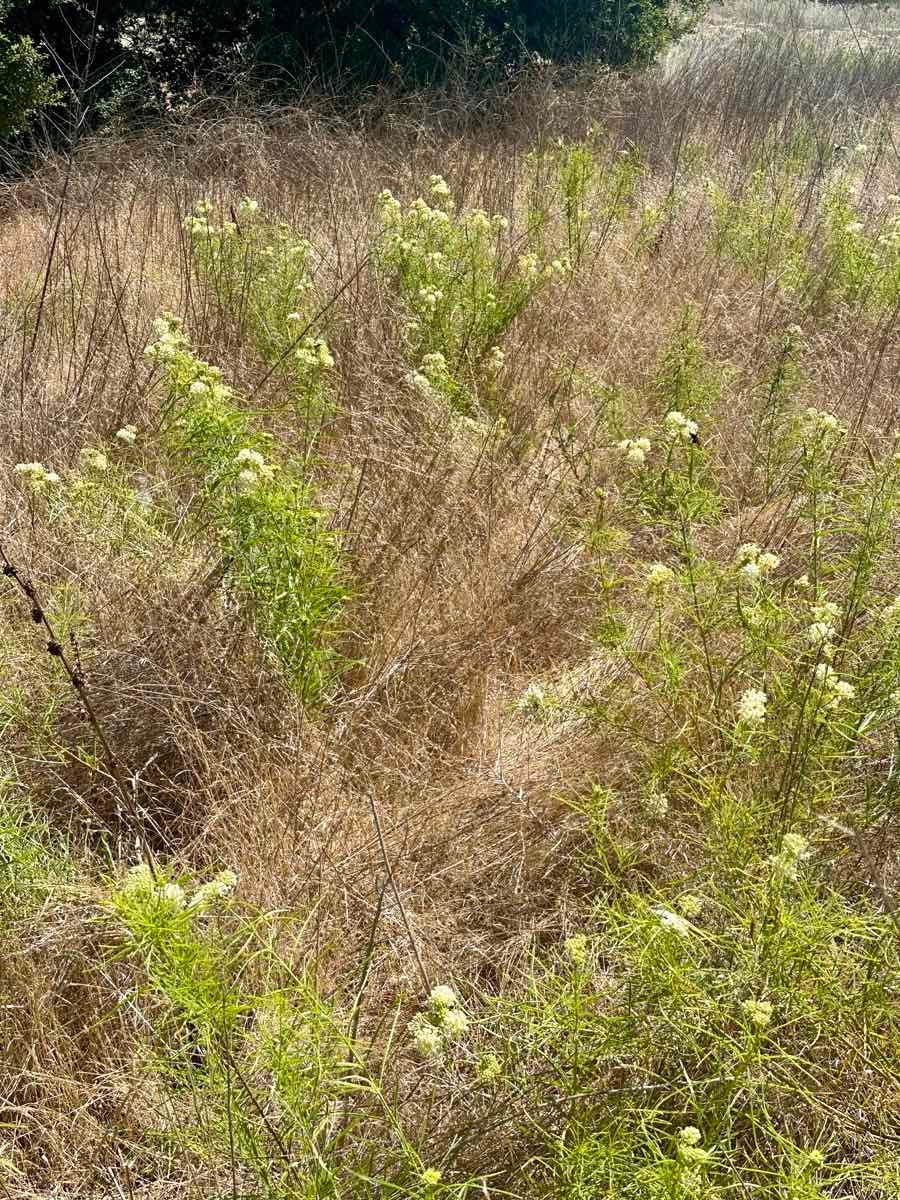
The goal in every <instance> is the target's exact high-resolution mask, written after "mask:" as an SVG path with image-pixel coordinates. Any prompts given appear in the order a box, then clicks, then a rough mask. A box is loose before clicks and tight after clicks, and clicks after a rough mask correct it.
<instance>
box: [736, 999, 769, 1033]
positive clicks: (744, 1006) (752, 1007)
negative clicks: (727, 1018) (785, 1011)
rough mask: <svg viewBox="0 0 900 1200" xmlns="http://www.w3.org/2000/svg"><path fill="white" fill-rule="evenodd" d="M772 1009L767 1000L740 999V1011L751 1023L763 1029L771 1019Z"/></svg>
mask: <svg viewBox="0 0 900 1200" xmlns="http://www.w3.org/2000/svg"><path fill="white" fill-rule="evenodd" d="M773 1011H774V1009H773V1007H772V1004H771V1003H770V1001H768V1000H742V1001H741V1012H742V1013H743V1014H744V1016H745V1017H746V1018H747V1020H748V1021H749V1022H750V1024H751V1025H755V1026H756V1028H757V1029H765V1028H766V1027H767V1026H768V1025H769V1023H770V1022H771V1020H772V1013H773Z"/></svg>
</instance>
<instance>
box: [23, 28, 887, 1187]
mask: <svg viewBox="0 0 900 1200" xmlns="http://www.w3.org/2000/svg"><path fill="white" fill-rule="evenodd" d="M576 15H577V14H576ZM579 36H580V35H579ZM741 53H743V51H741ZM739 61H743V60H742V59H740V60H739ZM767 61H768V60H767ZM780 61H781V60H780V59H777V61H776V65H775V66H773V67H771V69H772V70H773V71H774V70H776V68H777V69H779V70H780V68H778V67H777V63H778V62H780ZM678 62H679V60H678V59H677V58H674V59H673V60H671V62H670V63H669V64H668V65H667V67H666V70H665V71H664V72H660V73H659V74H657V75H655V76H647V77H641V76H638V77H635V78H634V79H632V80H630V81H629V82H628V84H627V86H628V88H630V89H633V92H634V95H635V96H636V97H639V98H640V97H643V99H644V100H645V101H646V103H641V104H635V105H633V106H632V108H631V109H629V113H628V115H627V116H625V115H623V106H622V104H621V93H620V91H618V90H616V91H614V92H610V91H606V90H604V88H605V87H607V86H608V87H610V88H613V87H615V88H616V89H620V88H622V87H624V86H625V85H624V84H623V83H622V82H621V81H618V82H616V83H615V84H613V83H612V82H611V81H606V82H605V83H604V84H603V86H602V87H601V85H600V84H598V83H596V81H595V84H594V85H593V89H594V90H590V91H588V92H586V93H585V94H584V95H580V94H578V95H576V94H575V93H574V92H572V91H562V90H560V91H557V90H555V89H554V85H553V82H552V80H551V79H549V78H548V77H547V74H546V73H543V74H541V71H539V72H538V73H539V74H541V79H542V82H541V83H540V87H541V88H542V89H543V90H542V91H541V92H540V100H539V101H534V104H538V103H539V105H540V108H539V113H540V119H539V120H537V119H536V118H535V117H534V110H532V109H529V108H528V104H527V103H526V100H527V97H526V96H525V95H524V94H523V95H520V96H519V98H518V102H519V103H520V104H521V111H520V112H519V116H518V118H517V122H518V123H510V125H509V128H508V129H507V131H506V133H505V134H504V136H503V138H502V139H493V140H491V141H490V142H488V141H487V140H486V139H484V140H483V139H481V138H480V137H476V136H475V134H473V132H472V127H471V123H469V124H466V122H467V121H468V122H471V113H470V112H469V113H467V114H457V116H458V119H459V122H460V124H457V123H456V119H457V118H456V117H454V119H453V120H451V119H450V115H448V113H447V111H444V110H442V111H441V113H440V114H439V116H438V117H436V118H435V124H434V125H433V126H431V127H429V128H428V129H427V130H423V129H417V131H416V133H415V136H410V135H409V130H408V128H407V126H406V125H405V124H404V120H405V118H404V111H405V110H404V109H403V108H402V107H398V108H388V109H383V108H379V110H378V116H377V120H374V121H373V123H372V127H371V128H369V127H367V128H366V130H365V134H364V135H361V134H360V132H359V129H358V127H356V126H351V125H349V124H344V123H342V122H341V121H340V120H339V119H338V118H336V117H335V116H334V114H333V113H332V114H331V115H329V117H328V119H327V121H326V120H324V119H320V118H317V120H321V123H319V124H317V123H316V122H315V121H313V120H312V118H311V117H310V116H309V114H306V115H305V116H304V117H303V118H302V120H301V118H300V117H299V116H298V115H297V114H296V113H292V114H285V113H284V112H279V113H277V114H271V113H270V114H268V115H266V116H264V117H263V116H260V117H259V118H257V119H255V122H254V123H253V124H250V123H249V118H248V117H246V116H245V117H242V118H241V120H240V121H237V122H234V123H231V122H230V120H229V119H226V118H224V117H223V118H221V120H219V119H217V120H216V122H213V123H212V124H211V126H210V131H208V132H207V133H204V132H203V131H202V130H199V128H198V125H197V118H192V119H191V122H189V125H188V127H186V128H185V129H183V130H181V129H179V128H178V127H177V125H175V124H173V125H172V126H170V127H168V128H167V131H166V133H165V138H166V139H168V140H167V141H166V143H165V144H166V147H167V148H168V149H167V154H168V158H166V157H165V156H164V155H162V154H160V153H157V149H158V143H157V142H155V141H154V140H153V137H152V136H151V135H150V134H147V135H146V139H147V140H146V141H145V142H142V143H141V146H138V147H133V148H130V149H129V150H128V156H126V155H125V154H124V153H123V152H122V151H121V147H119V153H118V155H117V156H114V155H112V154H110V155H109V156H108V160H107V159H105V158H104V156H103V155H102V154H100V152H99V146H98V145H97V144H92V146H91V153H90V156H89V157H88V159H87V160H86V162H85V164H84V165H82V163H81V162H80V161H79V159H78V156H77V155H76V156H75V157H74V159H73V161H72V166H71V170H70V171H69V173H68V176H67V178H68V183H66V184H65V185H62V184H60V181H59V179H58V178H57V176H55V175H52V174H42V175H41V176H40V180H39V182H40V186H41V187H42V188H44V189H52V188H53V187H58V188H60V189H62V187H63V186H65V187H68V188H70V189H72V191H71V195H74V196H77V197H78V202H77V204H73V205H72V206H71V207H70V205H69V201H68V200H67V198H66V197H67V196H68V195H69V193H68V192H67V193H63V192H62V190H60V193H59V200H58V203H57V206H56V208H55V210H53V211H49V210H48V211H46V212H45V211H44V210H43V209H39V208H37V207H35V206H34V205H31V206H30V207H28V206H26V205H25V204H23V205H22V206H20V208H19V210H18V215H17V217H16V222H17V223H16V224H15V225H10V226H9V227H5V228H4V229H3V230H2V236H3V238H4V239H8V242H7V241H4V246H6V245H7V244H8V245H9V246H11V247H12V253H11V254H9V255H7V256H6V257H5V258H3V257H0V262H2V266H0V276H2V278H3V283H4V293H3V294H4V295H5V296H6V300H5V302H4V303H3V306H2V312H0V322H2V330H3V334H4V336H5V337H7V340H8V344H9V345H10V346H13V347H15V353H14V354H12V355H10V356H9V361H8V364H7V370H6V371H5V373H0V414H2V416H0V421H2V423H3V437H2V439H0V500H2V512H3V516H2V521H0V524H2V530H0V534H2V536H0V566H2V569H3V575H2V578H0V733H2V751H0V921H2V925H3V930H4V934H5V936H6V939H7V947H8V954H7V956H6V958H5V960H4V963H3V964H0V981H2V989H3V993H4V1003H3V1004H2V1005H0V1029H2V1036H3V1042H4V1045H6V1046H8V1047H9V1048H10V1049H9V1052H8V1053H7V1054H6V1056H5V1058H4V1061H3V1065H2V1067H0V1082H2V1087H0V1092H2V1095H3V1097H4V1101H5V1103H6V1106H7V1107H6V1109H5V1115H4V1120H3V1124H2V1134H0V1175H2V1183H3V1185H4V1186H5V1188H6V1190H7V1192H9V1194H10V1195H16V1196H18V1195H22V1196H26V1195H30V1196H35V1197H49V1196H51V1195H61V1194H66V1195H72V1196H78V1197H81V1196H83V1197H90V1196H97V1195H101V1194H102V1195H107V1194H116V1195H118V1194H123V1195H125V1194H127V1195H135V1196H137V1195H140V1194H142V1193H147V1194H150V1193H157V1192H159V1191H160V1189H162V1190H164V1191H165V1192H166V1195H167V1196H168V1195H169V1194H171V1195H172V1196H173V1197H177V1198H178V1200H194V1198H197V1200H199V1198H200V1197H208V1196H234V1197H237V1196H245V1197H248V1198H249V1197H251V1196H252V1197H255V1198H265V1200H297V1198H298V1197H304V1198H310V1200H311V1198H313V1197H317V1198H330V1200H337V1198H339V1197H340V1198H342V1200H355V1198H359V1200H362V1198H363V1197H369V1196H372V1195H381V1196H386V1197H387V1196H390V1197H396V1198H397V1200H401V1198H402V1200H438V1198H442V1200H476V1198H477V1197H480V1198H484V1197H489V1198H494V1200H501V1197H502V1198H504V1200H509V1198H515V1200H550V1198H551V1197H552V1198H554V1200H558V1198H562V1200H585V1198H586V1197H594V1196H599V1195H602V1196H604V1197H609V1198H610V1200H645V1198H648V1197H649V1198H651V1200H697V1198H703V1200H723V1198H724V1197H727V1196H731V1195H738V1194H744V1193H751V1192H754V1191H756V1192H758V1193H759V1194H760V1195H765V1196H766V1197H769V1196H773V1197H784V1198H790V1200H831V1198H834V1197H837V1196H854V1197H860V1198H863V1197H865V1198H866V1200H895V1198H896V1197H897V1195H898V1194H900V1155H898V1146H897V1138H896V1128H895V1127H896V1123H897V1122H896V1113H897V1109H898V1104H900V1072H898V1069H897V1061H898V1050H900V1022H898V1012H897V1004H896V991H897V983H898V979H900V938H898V916H897V895H898V888H900V876H898V860H897V830H898V821H900V785H898V774H897V769H896V760H897V738H898V733H897V731H898V727H900V726H898V722H900V595H898V585H897V576H898V571H897V568H898V553H897V545H898V534H900V423H898V412H900V407H898V400H900V397H898V393H897V380H896V372H895V371H894V370H893V365H894V359H895V354H894V341H895V337H894V334H895V329H894V325H895V321H894V316H895V313H894V310H895V308H896V300H897V279H896V274H897V269H896V268H897V263H896V254H897V244H896V243H897V238H896V227H897V199H896V194H895V190H894V189H895V188H896V182H895V170H894V167H895V163H894V161H893V158H892V157H891V154H890V153H889V150H888V147H889V146H890V145H891V136H892V130H891V128H890V127H889V125H888V124H886V118H885V115H884V112H883V111H882V110H881V108H880V106H879V104H878V103H873V104H872V106H871V107H870V108H869V109H867V110H865V111H863V110H857V109H855V108H853V106H845V109H846V111H842V113H841V114H840V121H841V122H842V123H841V124H840V125H834V124H833V121H835V120H837V119H838V118H837V117H836V116H835V113H834V112H833V110H828V111H824V112H813V113H811V112H810V111H809V109H808V107H807V108H803V107H802V106H799V107H798V106H797V105H796V104H795V100H796V97H795V96H794V98H793V99H790V97H789V98H788V99H784V98H782V99H781V100H779V99H778V95H779V93H778V91H777V88H775V89H774V90H773V92H772V94H771V95H767V97H766V98H765V104H766V105H769V106H771V107H772V108H773V109H778V106H779V105H782V108H781V109H779V111H780V114H781V115H780V117H779V120H780V122H781V123H780V125H779V127H778V128H779V135H778V136H777V137H775V136H773V135H772V130H771V128H770V127H769V126H768V124H767V121H765V120H763V119H762V118H761V117H759V111H760V110H759V109H758V108H757V107H753V108H752V111H751V110H748V109H745V108H744V107H742V104H743V100H742V97H744V96H745V95H746V89H747V87H748V86H750V83H751V82H752V84H753V87H754V88H755V89H756V91H757V92H758V91H759V89H760V82H759V81H760V74H759V63H758V62H756V61H755V60H754V62H753V63H751V67H752V70H751V69H750V68H748V72H749V74H748V76H747V77H744V76H740V77H739V78H737V77H736V78H735V79H734V80H733V86H731V87H730V88H726V89H725V90H724V91H722V93H721V94H719V93H718V92H715V93H713V92H710V93H709V94H707V95H706V96H705V97H704V98H703V100H704V107H703V112H702V113H694V112H693V110H690V109H687V108H686V109H685V117H684V123H683V127H682V128H680V129H679V130H677V131H676V133H675V134H674V135H673V133H672V131H671V130H670V129H669V128H668V127H666V129H665V130H662V129H660V128H657V127H656V126H655V125H654V124H653V123H652V122H650V123H647V121H645V114H646V113H648V112H652V111H653V105H652V103H651V101H654V102H655V103H656V104H657V108H658V106H659V100H660V96H661V95H665V96H671V97H676V96H677V95H679V94H680V93H679V91H678V89H679V88H681V87H683V86H688V85H687V84H686V83H685V82H684V80H681V79H680V76H678V74H677V70H678ZM781 78H782V77H781V76H780V75H779V76H778V79H779V80H780V79H781ZM720 82H721V80H720ZM690 86H696V85H695V84H691V85H690ZM779 86H780V85H779ZM810 86H811V85H810ZM665 89H671V90H670V91H667V90H665ZM854 94H856V93H854ZM790 95H791V96H793V93H790ZM773 97H774V98H773ZM380 103H381V101H379V104H380ZM760 103H762V101H760ZM654 120H655V118H654ZM603 122H605V124H604V123H603ZM461 128H464V129H465V130H466V131H467V132H466V133H465V135H464V136H461V135H459V130H460V129H461ZM889 135H891V136H889ZM160 136H162V135H160ZM209 138H214V139H215V144H214V145H213V144H212V142H211V141H210V140H209ZM148 146H149V152H148ZM820 147H825V148H826V149H823V150H822V151H821V153H820V152H819V149H817V148H820ZM129 156H130V157H129ZM164 159H165V161H171V162H175V163H176V164H177V168H176V170H175V174H173V175H172V177H171V178H170V177H169V176H168V175H167V174H166V168H165V167H163V166H162V165H161V163H162V161H163V160H164ZM188 161H189V162H190V184H189V187H190V194H189V196H188V198H187V203H186V204H185V197H184V192H185V186H186V185H185V173H184V170H183V168H184V164H185V163H186V162H188ZM298 162H300V163H302V164H303V169H302V170H301V169H299V168H298ZM223 164H224V165H223ZM84 172H91V173H94V174H96V173H97V172H99V174H100V177H101V180H104V179H105V178H106V173H107V172H110V173H111V174H110V180H109V187H108V188H107V189H105V190H102V191H101V192H100V193H97V191H96V188H94V190H91V189H89V188H88V186H87V180H88V176H87V175H84ZM94 174H91V175H90V181H91V183H92V186H93V183H94ZM83 176H84V178H83ZM448 181H452V182H448ZM387 185H390V189H392V190H389V188H388V186H387ZM23 186H24V185H23ZM28 186H29V187H33V186H35V185H34V183H33V182H32V183H29V185H28ZM33 194H34V193H33V192H26V193H23V195H24V196H33ZM41 194H43V193H41ZM395 194H396V196H397V197H404V199H398V198H395ZM98 196H99V198H94V199H92V198H91V197H98ZM208 196H216V197H217V200H216V201H215V203H213V201H211V200H207V199H205V197H208ZM195 197H200V199H199V200H195ZM250 197H253V198H252V199H251V198H250ZM408 197H412V199H411V200H410V199H408ZM373 198H375V199H374V201H373ZM186 207H187V210H188V212H189V216H188V217H187V219H186V220H185V218H184V212H185V208H186ZM23 280H24V281H26V282H25V284H24V285H23V283H22V281H23ZM169 309H171V310H174V311H177V312H178V313H180V314H182V316H181V317H180V318H179V317H175V316H173V315H172V313H171V312H170V311H168V310H169ZM148 328H150V329H151V330H152V333H151V335H150V337H149V339H148V338H147V333H146V331H147V329H148ZM145 342H148V343H149V344H148V345H147V347H146V350H145V351H144V353H143V354H142V353H141V347H142V345H143V344H144V343H145ZM213 363H215V364H216V365H212V364H213ZM226 380H227V381H228V382H226ZM326 417H327V437H326V436H324V435H323V433H322V430H323V428H325V427H326V426H325V418H326Z"/></svg>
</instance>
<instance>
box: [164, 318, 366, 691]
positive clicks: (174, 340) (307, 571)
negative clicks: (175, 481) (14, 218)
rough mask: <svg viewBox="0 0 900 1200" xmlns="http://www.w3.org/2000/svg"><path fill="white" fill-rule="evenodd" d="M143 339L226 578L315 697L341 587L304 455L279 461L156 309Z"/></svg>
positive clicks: (328, 666)
mask: <svg viewBox="0 0 900 1200" xmlns="http://www.w3.org/2000/svg"><path fill="white" fill-rule="evenodd" d="M155 333H156V335H157V340H156V341H155V342H153V343H151V345H150V346H148V348H147V354H148V356H149V357H150V358H152V359H154V360H155V361H157V362H160V363H161V364H162V365H163V367H164V370H165V375H166V381H167V387H168V404H167V408H166V412H165V420H166V429H167V435H168V438H169V442H170V444H171V446H172V448H173V450H175V452H176V453H177V454H178V455H179V456H180V457H181V459H182V461H183V462H184V464H185V465H186V466H187V468H188V469H189V470H190V471H191V472H192V473H196V474H197V475H199V477H200V483H201V488H202V504H201V505H200V514H202V515H200V519H201V521H204V522H209V523H210V524H211V526H212V528H213V530H214V533H215V536H216V539H217V543H218V547H219V551H220V554H221V557H222V567H223V572H224V575H225V578H226V579H227V580H228V581H229V583H230V584H231V586H232V587H233V588H234V590H235V593H236V594H237V595H238V596H241V597H243V598H244V599H246V600H248V601H249V602H250V603H251V605H252V615H253V622H254V625H255V628H256V631H257V634H258V636H259V638H260V640H261V642H262V644H263V646H264V647H265V648H266V650H267V651H268V652H269V653H270V654H272V656H273V657H274V658H275V659H276V660H277V661H278V662H279V663H280V665H281V667H282V669H283V671H284V673H285V676H286V678H287V679H288V681H289V682H290V684H291V686H292V687H294V688H295V689H296V691H297V693H298V695H299V696H300V697H301V698H302V699H303V700H307V701H312V700H315V699H317V698H318V697H319V696H320V695H321V693H322V691H323V689H324V688H325V687H326V685H327V684H328V683H329V682H330V680H331V678H332V676H333V673H334V671H335V669H336V659H335V655H334V650H333V648H332V645H331V642H332V639H333V636H334V632H335V628H336V623H337V619H338V616H339V613H340V609H341V605H342V602H343V600H344V597H345V595H346V587H345V584H344V582H343V579H342V568H341V562H340V553H339V546H338V541H337V538H336V536H335V535H334V534H333V533H332V532H331V531H330V530H329V529H328V528H327V526H326V523H325V517H324V514H323V513H322V512H321V510H319V509H318V508H316V507H315V505H314V503H313V498H312V492H311V488H310V485H309V484H308V483H307V482H306V481H305V479H304V478H303V475H302V472H303V464H302V463H297V462H293V461H291V460H287V461H285V462H283V463H279V462H278V461H277V460H276V459H275V458H274V454H275V453H277V446H276V445H275V444H274V441H273V438H272V436H271V435H270V434H268V433H266V432H264V431H261V430H258V429H257V428H255V424H256V423H255V421H254V418H253V416H252V414H251V413H250V412H248V411H247V410H245V409H242V408H240V407H238V405H237V404H236V403H235V402H234V396H233V393H232V391H231V389H230V388H228V387H227V386H226V385H225V384H224V383H223V382H222V379H221V375H220V373H219V372H218V370H217V369H216V368H214V367H211V366H209V364H208V363H205V362H203V361H201V360H200V359H198V358H196V357H195V356H194V355H193V354H192V353H191V351H190V349H189V348H188V343H187V339H186V338H185V336H184V334H183V333H182V332H181V329H180V324H179V322H178V320H177V319H176V318H174V317H172V316H165V317H160V318H158V319H157V321H156V323H155Z"/></svg>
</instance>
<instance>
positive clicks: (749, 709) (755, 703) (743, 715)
mask: <svg viewBox="0 0 900 1200" xmlns="http://www.w3.org/2000/svg"><path fill="white" fill-rule="evenodd" d="M768 703H769V697H768V696H767V695H766V693H765V692H763V691H761V690H760V689H759V688H747V690H746V691H745V692H743V693H742V694H741V697H740V699H739V700H738V703H737V714H738V720H739V721H740V722H741V723H742V724H743V725H762V723H763V721H765V719H766V705H767V704H768Z"/></svg>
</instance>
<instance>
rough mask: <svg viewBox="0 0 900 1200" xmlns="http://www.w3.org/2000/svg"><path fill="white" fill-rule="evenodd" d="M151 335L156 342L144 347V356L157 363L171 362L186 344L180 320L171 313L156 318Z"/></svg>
mask: <svg viewBox="0 0 900 1200" xmlns="http://www.w3.org/2000/svg"><path fill="white" fill-rule="evenodd" d="M153 333H154V336H155V338H156V340H155V341H153V342H150V343H149V345H147V346H145V347H144V355H145V357H146V358H152V359H155V360H156V361H157V362H171V360H172V359H173V358H174V357H175V355H176V354H177V353H178V352H179V351H180V350H183V349H184V346H185V345H186V344H187V338H186V337H185V336H184V334H183V333H182V330H181V319H180V318H179V317H176V316H173V314H172V313H163V315H162V316H161V317H156V319H155V320H154V322H153Z"/></svg>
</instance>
